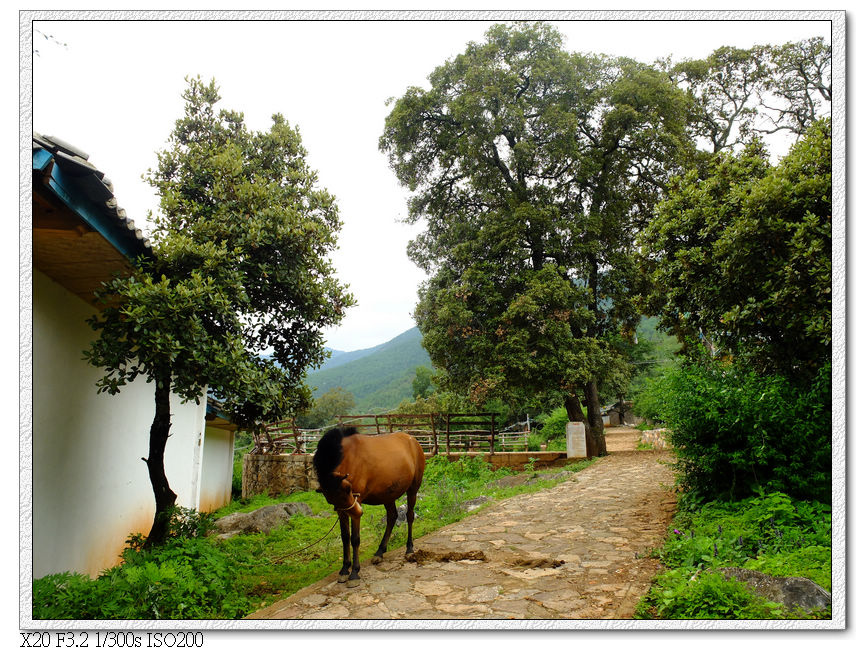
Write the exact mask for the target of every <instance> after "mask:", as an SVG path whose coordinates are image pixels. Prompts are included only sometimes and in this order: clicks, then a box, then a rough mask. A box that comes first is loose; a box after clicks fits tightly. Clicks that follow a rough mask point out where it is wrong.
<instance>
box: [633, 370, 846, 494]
mask: <svg viewBox="0 0 865 650" xmlns="http://www.w3.org/2000/svg"><path fill="white" fill-rule="evenodd" d="M648 392H649V393H650V395H649V396H646V395H643V396H642V398H641V399H643V400H644V401H643V402H638V403H642V404H645V403H647V402H648V403H651V404H652V407H651V408H652V411H651V412H654V413H657V419H659V420H661V421H663V422H664V423H665V424H666V426H667V427H668V428H669V429H670V433H669V435H668V441H669V442H670V443H671V444H672V446H673V447H674V449H675V453H676V455H677V462H676V469H677V470H678V473H679V478H678V480H679V482H680V484H681V486H682V488H683V489H684V490H685V491H686V492H688V493H689V498H692V499H697V500H711V499H715V498H726V499H740V498H744V497H747V496H750V495H752V494H754V493H759V492H761V491H762V492H772V491H779V492H786V493H788V494H790V495H791V496H794V497H796V498H800V499H816V500H818V501H822V502H828V501H829V500H830V489H831V443H832V435H831V433H832V417H831V394H832V377H831V365H829V364H827V365H825V366H824V367H823V368H822V369H821V371H820V372H819V373H818V375H817V377H816V379H814V380H813V381H811V382H809V383H805V384H796V383H794V382H792V381H791V380H789V379H787V378H785V377H782V376H778V375H768V376H761V375H758V374H757V373H755V372H753V371H751V370H749V369H747V368H744V367H741V366H739V365H736V364H729V363H722V362H718V361H705V362H697V363H689V364H681V365H677V366H675V367H674V368H672V369H671V370H669V371H667V372H665V373H664V374H663V375H662V376H661V377H660V378H658V379H657V380H655V381H653V382H651V383H650V387H649V389H648ZM646 412H649V411H648V409H647V411H644V413H646Z"/></svg>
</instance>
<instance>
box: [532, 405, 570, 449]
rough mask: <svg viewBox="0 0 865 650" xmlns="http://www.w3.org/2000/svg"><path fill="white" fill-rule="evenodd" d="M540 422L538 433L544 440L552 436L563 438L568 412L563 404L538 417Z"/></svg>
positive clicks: (546, 440)
mask: <svg viewBox="0 0 865 650" xmlns="http://www.w3.org/2000/svg"><path fill="white" fill-rule="evenodd" d="M537 419H538V421H539V422H540V423H541V430H540V435H541V437H542V438H543V439H544V441H545V442H548V441H550V440H552V439H553V438H564V437H565V430H566V428H567V426H568V412H567V410H566V409H565V407H564V406H560V407H558V408H555V409H553V410H552V411H550V413H548V414H546V415H541V416H539V417H538V418H537Z"/></svg>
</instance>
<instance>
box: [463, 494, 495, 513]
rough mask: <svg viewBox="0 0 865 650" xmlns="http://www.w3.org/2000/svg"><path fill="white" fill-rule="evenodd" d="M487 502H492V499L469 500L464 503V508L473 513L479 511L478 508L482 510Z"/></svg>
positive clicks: (477, 498) (478, 498) (476, 498)
mask: <svg viewBox="0 0 865 650" xmlns="http://www.w3.org/2000/svg"><path fill="white" fill-rule="evenodd" d="M487 501H490V498H489V497H488V496H479V497H475V498H474V499H469V500H468V501H466V502H465V503H463V504H462V508H463V510H465V511H466V512H471V511H472V510H477V509H478V508H480V507H481V506H482V505H483V504H485V503H486V502H487Z"/></svg>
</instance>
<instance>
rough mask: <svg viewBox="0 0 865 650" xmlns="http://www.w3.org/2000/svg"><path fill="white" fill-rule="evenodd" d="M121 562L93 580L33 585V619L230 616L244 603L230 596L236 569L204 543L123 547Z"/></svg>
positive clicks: (70, 577)
mask: <svg viewBox="0 0 865 650" xmlns="http://www.w3.org/2000/svg"><path fill="white" fill-rule="evenodd" d="M123 560H124V561H123V564H121V565H119V566H116V567H113V568H111V569H107V570H106V571H103V572H102V573H101V574H100V576H99V577H98V578H97V579H95V580H91V579H90V578H88V577H87V576H82V575H79V574H69V573H62V574H54V575H49V576H45V577H44V578H41V579H39V580H35V581H34V582H33V618H35V619H83V620H91V619H189V618H234V617H236V616H242V615H243V614H244V613H245V612H246V611H248V609H249V606H250V603H249V601H248V599H246V598H244V597H243V596H240V595H238V594H236V593H235V592H234V589H233V585H234V582H235V581H236V579H237V576H238V573H239V571H240V567H239V566H238V565H237V564H235V563H232V562H229V561H228V560H227V558H226V557H225V556H224V555H223V554H222V553H221V552H220V551H219V550H218V549H216V548H215V546H214V544H213V543H212V542H211V541H210V540H206V539H200V538H196V539H189V538H187V539H175V540H171V541H169V542H168V543H166V544H165V545H164V546H160V547H158V548H156V549H154V550H152V551H140V550H134V549H127V550H126V551H125V552H124V554H123Z"/></svg>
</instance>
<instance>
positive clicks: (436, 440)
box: [429, 413, 439, 456]
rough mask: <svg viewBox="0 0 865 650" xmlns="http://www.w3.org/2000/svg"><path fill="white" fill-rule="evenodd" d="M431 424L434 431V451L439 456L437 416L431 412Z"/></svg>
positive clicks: (434, 454)
mask: <svg viewBox="0 0 865 650" xmlns="http://www.w3.org/2000/svg"><path fill="white" fill-rule="evenodd" d="M429 426H430V430H431V431H432V439H433V448H432V453H433V456H438V453H439V437H438V434H437V433H436V418H435V414H434V413H430V414H429Z"/></svg>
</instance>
